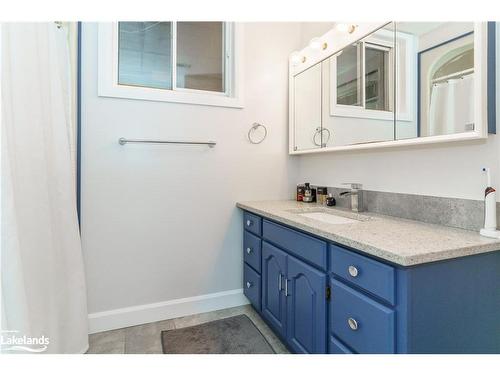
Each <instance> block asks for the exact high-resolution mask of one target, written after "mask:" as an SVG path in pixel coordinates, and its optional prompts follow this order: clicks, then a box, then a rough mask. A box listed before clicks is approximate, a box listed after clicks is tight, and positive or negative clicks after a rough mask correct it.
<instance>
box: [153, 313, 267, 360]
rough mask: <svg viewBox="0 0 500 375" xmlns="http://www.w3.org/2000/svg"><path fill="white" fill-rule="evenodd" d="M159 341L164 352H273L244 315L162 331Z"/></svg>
mask: <svg viewBox="0 0 500 375" xmlns="http://www.w3.org/2000/svg"><path fill="white" fill-rule="evenodd" d="M161 344H162V347H163V353H165V354H274V350H273V348H272V347H271V345H269V343H268V342H267V340H266V339H265V338H264V336H263V335H262V333H261V332H260V331H259V330H258V329H257V327H256V326H255V325H254V324H253V322H252V321H251V320H250V319H249V318H248V316H246V315H237V316H232V317H230V318H225V319H220V320H214V321H212V322H208V323H204V324H200V325H197V326H193V327H186V328H179V329H173V330H170V331H162V333H161Z"/></svg>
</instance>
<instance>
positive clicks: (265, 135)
mask: <svg viewBox="0 0 500 375" xmlns="http://www.w3.org/2000/svg"><path fill="white" fill-rule="evenodd" d="M260 127H262V128H263V129H264V135H263V136H262V138H261V139H258V140H255V139H254V138H253V134H254V132H255V131H256V130H257V129H258V128H260ZM266 137H267V128H266V127H265V126H264V125H262V124H259V123H258V122H254V123H253V125H252V127H251V128H250V129H249V130H248V140H249V141H250V143H253V144H254V145H258V144H259V143H262V142H263V141H264V139H266Z"/></svg>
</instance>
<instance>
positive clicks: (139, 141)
mask: <svg viewBox="0 0 500 375" xmlns="http://www.w3.org/2000/svg"><path fill="white" fill-rule="evenodd" d="M118 143H119V144H121V145H122V146H124V145H126V144H127V143H149V144H173V145H207V146H208V147H210V148H213V147H215V145H216V144H217V142H215V141H206V142H202V141H199V142H198V141H158V140H153V139H127V138H120V139H119V140H118Z"/></svg>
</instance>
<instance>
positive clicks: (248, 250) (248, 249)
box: [247, 247, 252, 255]
mask: <svg viewBox="0 0 500 375" xmlns="http://www.w3.org/2000/svg"><path fill="white" fill-rule="evenodd" d="M247 254H249V255H250V254H252V249H251V248H250V247H247Z"/></svg>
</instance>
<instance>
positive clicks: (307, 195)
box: [302, 182, 313, 203]
mask: <svg viewBox="0 0 500 375" xmlns="http://www.w3.org/2000/svg"><path fill="white" fill-rule="evenodd" d="M302 200H303V201H304V202H307V203H311V202H312V201H313V193H312V189H311V185H310V184H309V182H306V183H305V188H304V197H303V198H302Z"/></svg>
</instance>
